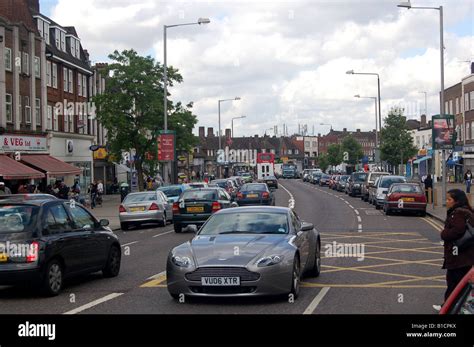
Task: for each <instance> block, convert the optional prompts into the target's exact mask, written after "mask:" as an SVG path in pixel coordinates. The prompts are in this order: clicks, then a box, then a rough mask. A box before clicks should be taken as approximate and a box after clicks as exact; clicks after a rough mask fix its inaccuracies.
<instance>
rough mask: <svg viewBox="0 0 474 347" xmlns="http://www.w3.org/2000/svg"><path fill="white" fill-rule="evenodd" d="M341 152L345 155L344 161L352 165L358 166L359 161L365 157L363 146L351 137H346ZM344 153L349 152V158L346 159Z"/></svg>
mask: <svg viewBox="0 0 474 347" xmlns="http://www.w3.org/2000/svg"><path fill="white" fill-rule="evenodd" d="M341 152H342V153H343V158H342V159H343V160H344V162H345V163H347V164H350V165H356V164H358V163H359V160H360V159H362V157H363V156H364V151H363V150H362V146H361V144H360V143H359V142H357V140H356V139H355V138H354V137H353V136H351V135H348V136H346V137H345V138H344V139H343V140H342V144H341ZM344 152H347V157H344Z"/></svg>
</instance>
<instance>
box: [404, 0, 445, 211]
mask: <svg viewBox="0 0 474 347" xmlns="http://www.w3.org/2000/svg"><path fill="white" fill-rule="evenodd" d="M397 6H398V7H401V8H406V9H408V10H410V9H415V10H438V11H439V58H440V72H441V92H440V105H439V110H440V112H439V114H440V116H441V117H443V116H444V115H445V109H444V38H443V31H444V30H443V6H439V7H425V6H421V7H420V6H415V7H413V6H412V5H411V3H410V1H404V2H402V3H400V4H399V5H397ZM434 152H435V151H434V148H433V155H434ZM433 164H434V160H433ZM432 171H433V174H434V173H435V172H436V171H435V169H434V165H433V167H432ZM442 177H443V178H442V183H443V188H442V190H443V194H442V199H443V201H442V204H443V206H446V150H444V149H443V150H442Z"/></svg>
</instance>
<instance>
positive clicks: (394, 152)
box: [380, 107, 417, 165]
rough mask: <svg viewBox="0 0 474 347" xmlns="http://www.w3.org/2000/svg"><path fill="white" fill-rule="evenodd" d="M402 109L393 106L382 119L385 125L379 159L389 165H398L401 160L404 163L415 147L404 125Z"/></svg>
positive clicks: (410, 156) (414, 150)
mask: <svg viewBox="0 0 474 347" xmlns="http://www.w3.org/2000/svg"><path fill="white" fill-rule="evenodd" d="M403 111H404V110H403V109H402V108H400V107H393V108H392V109H391V110H390V112H389V113H388V116H387V117H386V118H385V119H384V121H385V126H384V127H383V128H382V146H381V148H380V151H381V159H382V160H386V161H387V162H389V163H390V164H391V165H398V164H400V162H401V161H403V162H404V163H406V162H407V161H408V159H410V158H412V157H413V156H414V155H415V154H416V152H417V149H416V147H415V145H414V144H413V139H412V137H411V135H410V133H409V132H408V128H407V126H406V121H407V119H406V117H405V116H403Z"/></svg>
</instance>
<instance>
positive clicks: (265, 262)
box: [257, 255, 283, 267]
mask: <svg viewBox="0 0 474 347" xmlns="http://www.w3.org/2000/svg"><path fill="white" fill-rule="evenodd" d="M282 260H283V256H282V255H270V256H268V257H263V258H260V259H259V260H257V266H258V267H265V266H271V265H276V264H279V263H281V262H282Z"/></svg>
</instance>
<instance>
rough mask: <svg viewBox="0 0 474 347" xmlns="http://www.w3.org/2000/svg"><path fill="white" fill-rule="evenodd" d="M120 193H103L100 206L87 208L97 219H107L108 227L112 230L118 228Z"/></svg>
mask: <svg viewBox="0 0 474 347" xmlns="http://www.w3.org/2000/svg"><path fill="white" fill-rule="evenodd" d="M119 206H120V194H114V195H103V196H102V206H97V207H96V208H94V209H89V211H91V212H92V214H93V215H94V216H95V217H96V218H97V219H98V220H101V219H108V220H109V222H110V224H109V227H110V228H111V229H112V230H118V229H120V219H119Z"/></svg>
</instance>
